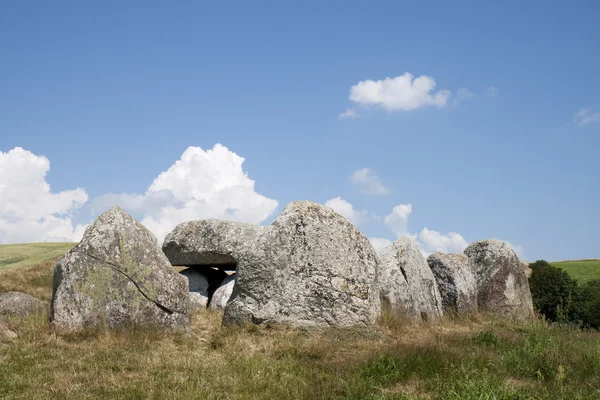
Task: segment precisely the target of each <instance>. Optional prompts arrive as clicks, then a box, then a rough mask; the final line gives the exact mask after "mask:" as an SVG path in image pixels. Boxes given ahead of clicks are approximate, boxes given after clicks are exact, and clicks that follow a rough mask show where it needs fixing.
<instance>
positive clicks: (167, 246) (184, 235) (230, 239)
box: [163, 219, 264, 270]
mask: <svg viewBox="0 0 600 400" xmlns="http://www.w3.org/2000/svg"><path fill="white" fill-rule="evenodd" d="M263 229H264V227H262V226H259V225H252V224H246V223H242V222H232V221H221V220H214V219H209V220H202V221H190V222H184V223H181V224H179V225H177V226H176V227H175V229H174V230H173V231H172V232H171V233H169V234H168V235H167V237H166V238H165V241H164V243H163V252H164V253H165V254H166V256H167V257H168V258H169V261H170V262H171V264H172V265H180V266H202V265H205V266H211V267H218V266H220V267H222V268H225V269H232V270H235V265H236V263H237V260H238V259H239V258H240V257H242V256H243V255H244V254H245V252H246V251H247V250H248V248H249V247H250V244H251V243H252V242H253V241H254V240H255V239H256V237H257V236H258V235H260V234H261V233H262V231H263Z"/></svg>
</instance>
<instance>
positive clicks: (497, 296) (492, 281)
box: [465, 240, 533, 319]
mask: <svg viewBox="0 0 600 400" xmlns="http://www.w3.org/2000/svg"><path fill="white" fill-rule="evenodd" d="M465 255H467V257H469V259H470V260H471V262H472V263H473V265H474V266H475V272H476V275H477V305H478V307H479V311H484V312H487V313H490V314H494V315H499V316H503V317H508V318H515V319H526V318H529V317H531V316H532V315H533V302H532V300H531V291H530V290H529V282H527V276H526V275H525V270H524V269H523V266H522V265H521V262H520V261H519V258H518V257H517V255H516V254H515V252H514V251H513V250H512V249H511V248H510V247H509V246H508V245H507V244H506V243H504V242H501V241H499V240H482V241H480V242H475V243H473V244H472V245H470V246H469V247H467V248H466V249H465Z"/></svg>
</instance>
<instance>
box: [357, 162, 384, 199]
mask: <svg viewBox="0 0 600 400" xmlns="http://www.w3.org/2000/svg"><path fill="white" fill-rule="evenodd" d="M350 181H351V182H352V183H354V184H355V185H358V187H359V188H360V192H361V193H362V194H366V195H371V196H380V195H384V194H388V193H389V192H390V189H388V188H387V187H385V186H384V184H383V183H382V182H381V179H379V176H377V174H375V171H373V170H372V169H371V168H361V169H358V170H356V171H354V172H353V173H352V176H351V177H350Z"/></svg>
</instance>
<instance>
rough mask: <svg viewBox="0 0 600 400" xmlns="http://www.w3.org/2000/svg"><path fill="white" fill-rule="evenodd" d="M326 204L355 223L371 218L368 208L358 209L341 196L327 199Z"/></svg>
mask: <svg viewBox="0 0 600 400" xmlns="http://www.w3.org/2000/svg"><path fill="white" fill-rule="evenodd" d="M325 205H326V206H327V207H331V208H332V209H333V210H334V211H335V212H337V213H338V214H340V215H341V216H343V217H344V218H346V219H347V220H348V221H350V222H351V223H352V224H354V225H358V224H360V223H361V222H364V221H367V220H369V218H370V214H369V212H368V211H367V210H356V209H354V206H353V205H352V204H351V203H349V202H347V201H346V200H344V199H342V198H341V197H339V196H338V197H334V198H333V199H329V200H327V201H326V202H325Z"/></svg>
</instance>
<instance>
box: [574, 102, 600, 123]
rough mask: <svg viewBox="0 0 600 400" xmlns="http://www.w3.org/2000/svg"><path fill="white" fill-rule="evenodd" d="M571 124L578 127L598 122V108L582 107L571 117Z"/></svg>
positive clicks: (599, 110)
mask: <svg viewBox="0 0 600 400" xmlns="http://www.w3.org/2000/svg"><path fill="white" fill-rule="evenodd" d="M573 122H575V123H576V124H577V125H579V126H580V127H584V126H587V125H590V124H593V123H598V122H600V106H598V105H596V106H593V107H582V108H581V109H580V110H579V111H577V112H576V113H575V114H574V115H573Z"/></svg>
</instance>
